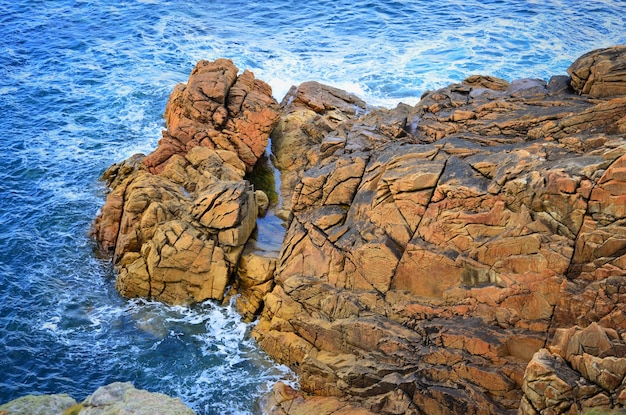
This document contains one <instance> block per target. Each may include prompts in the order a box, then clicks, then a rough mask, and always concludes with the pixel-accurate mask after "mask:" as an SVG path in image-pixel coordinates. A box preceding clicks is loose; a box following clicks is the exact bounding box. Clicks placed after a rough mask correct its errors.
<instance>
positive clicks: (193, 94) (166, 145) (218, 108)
mask: <svg viewBox="0 0 626 415" xmlns="http://www.w3.org/2000/svg"><path fill="white" fill-rule="evenodd" d="M237 72H238V69H237V67H236V66H235V65H234V64H233V63H232V61H230V60H228V59H218V60H216V61H214V62H209V61H200V62H198V63H197V65H196V67H195V68H194V69H193V71H192V72H191V75H190V76H189V80H188V82H187V84H186V85H182V84H181V85H178V86H177V87H176V89H175V90H174V92H173V93H172V95H171V96H170V99H169V101H168V104H167V108H166V110H165V121H166V126H167V131H164V132H163V138H162V139H161V141H160V142H159V146H158V148H157V149H156V150H155V151H154V152H152V153H151V154H149V155H148V156H146V158H145V159H144V164H145V165H146V166H147V167H148V169H149V171H151V172H152V173H159V172H161V171H163V168H164V166H165V164H167V162H168V161H169V160H170V158H171V157H172V156H173V155H174V154H181V153H182V154H184V153H186V152H187V151H189V150H190V149H191V148H193V147H195V146H203V147H209V148H212V149H220V150H229V151H233V152H235V153H236V154H238V156H239V159H240V160H242V161H243V162H244V163H245V165H246V170H247V171H248V172H249V171H251V170H252V167H253V166H254V165H255V163H256V161H257V160H258V158H259V157H260V156H261V155H262V154H263V152H264V151H265V147H267V144H268V138H269V134H270V133H271V131H272V130H273V128H274V126H275V125H276V122H277V121H278V104H277V103H276V101H275V100H274V98H272V91H271V89H270V87H269V86H268V85H267V84H266V83H264V82H263V81H260V80H258V79H255V78H254V75H253V74H252V72H249V71H244V73H243V74H241V75H237Z"/></svg>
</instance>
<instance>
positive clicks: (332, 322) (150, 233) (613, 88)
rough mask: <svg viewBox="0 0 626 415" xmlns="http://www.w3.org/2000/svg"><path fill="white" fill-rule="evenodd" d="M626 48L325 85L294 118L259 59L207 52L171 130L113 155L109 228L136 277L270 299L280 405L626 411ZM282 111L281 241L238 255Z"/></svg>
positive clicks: (280, 409) (133, 284) (266, 304)
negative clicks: (532, 73)
mask: <svg viewBox="0 0 626 415" xmlns="http://www.w3.org/2000/svg"><path fill="white" fill-rule="evenodd" d="M624 62H626V48H624V47H615V48H609V49H604V50H599V51H594V52H591V53H589V54H586V55H585V56H583V57H581V58H580V59H579V60H577V61H576V62H574V63H573V64H572V66H571V68H570V69H569V73H570V74H571V78H570V77H568V76H555V77H553V78H552V79H550V80H549V82H545V81H542V80H537V79H522V80H517V81H513V82H510V83H509V82H507V81H505V80H502V79H497V78H494V77H488V76H471V77H469V78H467V79H466V80H465V81H464V82H462V83H460V84H454V85H450V86H448V87H446V88H443V89H441V90H438V91H434V92H429V93H427V94H425V95H424V97H423V98H422V100H421V101H420V102H419V103H418V104H417V105H416V106H414V107H413V106H409V105H404V104H400V105H398V106H397V107H396V108H394V109H391V110H387V109H368V108H367V107H366V105H365V103H363V102H362V101H361V100H359V99H358V98H356V97H354V96H353V95H350V94H348V93H346V92H343V91H340V90H337V89H334V88H330V87H326V86H323V85H320V84H317V83H314V82H310V83H305V84H302V85H301V86H300V87H298V88H295V89H292V91H290V93H289V94H288V95H287V97H286V98H285V100H284V101H283V103H282V105H281V110H282V116H280V120H278V118H279V113H278V107H277V106H276V104H275V103H274V102H273V101H272V99H271V96H270V95H269V93H268V88H267V87H266V85H265V84H263V83H262V82H260V81H257V80H253V77H252V75H251V74H250V73H249V72H244V74H243V75H240V76H239V77H237V76H236V74H237V71H236V70H235V69H233V67H231V64H229V63H228V61H223V60H218V61H216V62H214V63H200V64H199V65H198V67H197V68H196V70H194V73H193V74H192V76H191V77H190V80H189V82H188V84H187V86H186V87H182V86H181V87H177V89H176V91H174V93H173V94H172V97H171V99H170V102H169V104H168V109H167V111H166V119H167V125H168V130H167V131H166V132H165V133H164V138H163V140H161V142H160V145H159V148H158V149H157V150H156V151H155V152H154V153H152V154H151V155H148V156H147V157H145V158H142V157H141V156H137V157H136V158H133V159H129V160H127V161H126V162H124V163H121V164H120V165H115V166H113V167H112V168H111V169H110V170H109V171H108V172H107V174H106V179H107V181H108V182H109V183H110V184H111V185H112V186H113V190H112V192H111V194H110V195H109V197H108V198H107V202H106V204H105V206H104V208H103V210H102V214H101V215H100V216H99V218H98V219H97V221H96V226H95V235H96V236H97V238H98V240H99V243H100V246H101V248H102V249H103V250H104V251H105V252H108V253H110V254H111V255H113V258H114V262H115V264H116V265H117V267H118V270H119V277H118V282H117V286H118V288H119V289H120V291H121V292H122V293H123V294H124V295H127V296H148V297H152V298H159V299H162V300H165V301H168V302H173V303H181V302H183V303H184V302H189V301H200V300H203V299H206V298H215V299H220V300H221V299H222V298H223V297H224V295H225V288H226V286H227V284H229V283H230V282H233V290H232V291H231V293H229V294H228V296H235V295H237V296H236V297H235V301H236V305H237V307H238V309H239V310H240V311H241V312H242V314H244V316H245V318H247V319H252V318H254V316H255V315H256V314H257V313H259V310H261V315H260V318H259V321H258V324H257V325H256V326H255V328H254V332H253V335H254V336H255V338H256V339H257V340H258V341H259V344H260V345H261V347H262V348H263V349H265V350H266V351H267V352H268V353H269V354H270V355H271V356H272V357H274V358H275V359H276V360H277V361H278V362H280V363H285V364H287V365H289V366H290V367H292V368H294V370H296V371H297V372H298V373H299V375H300V386H301V391H299V392H296V391H294V390H292V389H290V388H289V387H287V386H285V385H282V384H279V385H277V386H276V388H275V389H274V391H273V392H272V394H270V395H269V396H268V397H267V399H266V400H265V401H264V403H263V405H264V408H265V409H264V410H265V411H266V412H268V413H276V414H281V413H289V414H306V413H329V414H330V413H333V414H337V413H348V412H350V413H378V414H449V413H465V414H468V415H472V414H513V413H516V412H517V411H518V408H520V402H521V405H522V409H520V411H528V412H527V413H533V412H532V411H535V412H540V413H545V414H548V413H559V412H555V411H556V409H555V408H557V407H558V408H559V409H558V410H561V409H563V410H565V409H566V410H571V411H573V410H574V409H572V408H588V407H596V406H599V407H607V406H608V407H618V408H619V405H622V401H621V400H620V399H622V395H623V393H622V389H621V382H622V381H623V380H622V379H623V373H622V371H621V369H619V367H621V366H620V365H621V364H622V363H620V362H621V361H618V360H619V359H621V358H622V357H623V356H622V355H620V354H613V355H610V354H606V350H608V349H602V348H601V347H600V346H599V345H601V344H604V345H606V341H605V340H603V339H604V337H602V335H601V334H600V333H604V334H603V335H604V336H605V337H606V338H608V339H609V341H610V342H611V344H612V346H611V347H612V349H611V350H614V351H615V350H618V351H619V350H622V347H623V345H624V344H623V339H624V337H623V333H624V332H625V331H626V297H625V296H626V278H624V277H626V231H625V229H626V226H625V225H626V92H625V91H624V89H623V85H624V82H626V74H625V73H624ZM240 78H241V81H240ZM277 122H278V125H277V127H276V128H275V129H274V131H273V133H272V148H273V150H274V160H275V163H276V165H277V166H278V167H279V168H280V169H281V172H282V188H281V189H282V192H283V197H284V199H285V203H284V206H283V208H284V211H283V213H282V216H283V217H285V218H286V217H289V226H288V230H287V233H286V235H285V240H284V243H283V247H282V250H281V252H280V257H279V258H278V259H276V258H272V257H271V256H269V257H268V256H264V255H261V254H259V253H255V252H246V253H245V255H243V256H242V252H243V251H244V245H245V243H246V241H247V240H248V238H249V236H250V235H251V232H252V230H253V228H254V225H255V217H256V215H257V212H258V205H261V204H262V205H265V204H266V202H267V201H266V200H265V199H264V198H263V197H262V196H261V195H259V194H258V193H255V192H254V191H253V189H252V188H251V187H250V186H249V185H248V183H247V182H246V181H244V180H243V177H244V174H245V173H246V172H249V171H251V168H252V166H254V164H255V162H256V159H258V157H259V155H260V154H261V153H262V148H263V146H264V144H263V143H264V142H265V141H264V140H265V138H266V135H267V134H269V132H270V131H271V129H272V127H273V126H274V124H275V123H277ZM235 269H238V270H239V271H238V274H239V278H238V279H236V280H235V281H231V275H232V274H233V272H234V271H235ZM595 323H597V325H596V324H595ZM574 326H579V327H582V328H587V327H590V328H587V329H585V330H586V331H585V330H579V329H571V328H572V327H574ZM560 329H569V331H567V330H566V331H563V330H560ZM578 331H580V332H581V333H582V332H584V333H591V334H585V335H578V334H576V333H578ZM568 333H569V334H568ZM593 333H596V334H593ZM589 337H592V338H594V339H595V340H594V341H596V340H597V341H598V342H599V343H597V342H596V343H593V342H589V341H587V340H586V339H588V338H589ZM576 339H578V340H576ZM576 342H578V343H576ZM603 342H604V343H603ZM548 344H552V345H553V346H552V348H550V349H549V351H548V350H547V349H545V347H546V346H547V345H548ZM576 344H578V345H579V346H570V345H576ZM576 347H578V349H576ZM574 349H576V350H577V351H576V350H574ZM592 349H593V350H592ZM564 350H565V351H564ZM570 350H571V351H570ZM537 352H539V353H538V354H536V353H537ZM596 352H597V353H596ZM615 353H618V352H615ZM619 353H622V352H621V351H620V352H619ZM557 355H558V356H557ZM533 356H534V358H533ZM554 356H557V357H554ZM531 359H532V362H531V365H530V366H528V363H529V361H531ZM606 359H608V360H606ZM527 366H528V367H527ZM609 366H610V367H609ZM598 368H599V369H598ZM596 369H597V372H594V370H596ZM576 376H578V377H579V378H580V377H582V378H584V379H586V380H581V382H582V383H580V385H582V386H584V387H583V389H584V390H583V391H582V392H581V391H579V390H578V389H575V388H574V386H573V385H574V384H573V383H571V382H570V381H572V379H574V378H575V377H576ZM559 379H560V380H559ZM544 381H545V382H544ZM551 381H554V382H556V383H555V385H556V386H548V385H547V383H546V382H551ZM559 382H560V383H559ZM618 383H619V385H620V386H617V385H618ZM568 385H569V386H568ZM570 386H571V388H570V389H568V387H570ZM598 388H600V389H598ZM607 388H608V389H607ZM611 388H613V389H611ZM555 394H558V396H557V398H558V399H556V401H558V402H556V401H555V396H556V395H555ZM579 398H580V399H583V400H584V402H583V401H580V400H579ZM559 399H560V400H559ZM607 400H608V401H607ZM555 402H556V403H555ZM572 402H574V403H572ZM607 402H608V403H607ZM559 405H561V406H559Z"/></svg>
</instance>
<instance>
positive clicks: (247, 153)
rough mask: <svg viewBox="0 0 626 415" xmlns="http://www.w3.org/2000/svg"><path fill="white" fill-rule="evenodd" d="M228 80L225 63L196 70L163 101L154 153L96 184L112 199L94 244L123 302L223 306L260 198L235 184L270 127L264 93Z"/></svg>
mask: <svg viewBox="0 0 626 415" xmlns="http://www.w3.org/2000/svg"><path fill="white" fill-rule="evenodd" d="M237 72H238V69H237V68H236V67H235V66H234V65H233V63H232V62H231V61H228V60H223V59H220V60H217V61H215V62H205V61H201V62H199V63H198V64H197V66H196V67H195V68H194V70H193V72H192V74H191V76H190V78H189V81H188V83H187V84H186V85H179V86H178V87H176V90H175V91H174V93H173V94H172V96H171V97H170V100H169V102H168V106H167V110H166V126H167V130H166V131H165V132H164V133H163V139H162V140H161V141H160V142H159V146H158V148H157V149H156V150H155V151H154V152H153V153H151V154H149V155H148V156H145V157H143V156H141V155H138V156H133V157H132V158H131V159H129V160H127V161H125V162H123V163H121V164H119V165H114V166H112V167H111V168H110V169H109V170H108V171H107V172H106V173H105V174H104V176H103V178H104V179H105V180H106V181H107V184H108V185H109V187H110V188H111V189H112V190H111V193H110V194H109V195H108V197H107V201H106V203H105V205H104V207H103V208H102V212H101V214H100V215H99V216H98V218H97V219H96V222H95V226H94V234H95V236H96V239H97V240H98V243H99V246H100V248H101V250H102V251H104V252H105V253H107V254H110V255H112V257H113V261H114V263H115V265H116V267H117V269H118V277H117V283H116V285H117V288H118V290H119V291H120V293H122V295H124V296H126V297H148V298H154V299H158V300H161V301H165V302H168V303H174V304H180V303H189V302H197V301H204V300H206V299H217V300H222V299H223V298H224V294H225V291H226V287H227V285H228V284H229V283H230V282H231V276H232V274H233V273H234V272H235V270H236V269H237V267H238V263H239V257H240V256H241V253H242V251H243V249H244V246H245V244H246V242H247V241H248V238H249V237H250V235H251V234H252V231H253V230H254V227H255V224H256V217H257V214H258V204H257V199H258V198H260V197H261V194H260V193H258V192H255V190H254V188H253V187H252V186H251V185H250V184H249V183H248V182H247V181H246V180H244V176H245V174H246V172H249V171H251V169H252V167H253V166H254V164H255V163H256V160H257V159H258V158H259V157H260V156H261V154H262V153H263V152H264V151H265V147H266V146H267V144H268V138H269V133H270V132H271V130H272V129H273V127H274V126H275V124H276V122H277V121H278V111H277V110H278V104H277V103H276V102H275V101H274V100H273V98H272V96H271V90H270V88H269V87H268V86H267V85H266V84H265V83H263V82H262V81H259V80H256V79H254V76H253V75H252V73H251V72H248V71H245V72H244V73H243V74H241V75H239V76H238V75H237ZM266 199H267V198H265V199H264V200H266Z"/></svg>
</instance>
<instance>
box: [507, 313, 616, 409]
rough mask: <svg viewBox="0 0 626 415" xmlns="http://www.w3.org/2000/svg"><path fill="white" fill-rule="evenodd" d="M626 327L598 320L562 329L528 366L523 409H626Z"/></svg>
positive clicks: (525, 376)
mask: <svg viewBox="0 0 626 415" xmlns="http://www.w3.org/2000/svg"><path fill="white" fill-rule="evenodd" d="M625 337H626V333H625V332H623V331H622V333H621V335H620V334H618V332H617V331H615V330H613V329H605V328H602V327H601V326H599V325H598V324H597V323H592V324H590V325H589V326H588V327H586V328H585V329H581V328H579V327H578V326H575V327H572V328H569V329H557V331H556V334H555V337H554V339H553V341H552V345H551V346H550V347H549V348H548V349H541V350H539V351H538V352H537V353H535V355H534V356H533V358H532V360H531V361H530V363H529V364H528V367H527V368H526V372H525V374H524V382H523V384H522V390H523V392H524V396H523V398H522V402H521V405H520V408H519V411H518V414H519V415H538V414H579V413H584V412H585V411H587V410H590V409H591V408H595V409H596V410H597V411H598V412H599V413H618V412H617V410H621V413H624V412H625V411H626V409H625V408H626V385H624V378H625V376H626V343H625V342H624V338H625Z"/></svg>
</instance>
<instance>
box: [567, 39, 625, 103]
mask: <svg viewBox="0 0 626 415" xmlns="http://www.w3.org/2000/svg"><path fill="white" fill-rule="evenodd" d="M567 73H569V74H570V76H571V77H572V87H573V88H574V90H576V92H578V93H579V94H586V95H589V96H592V97H596V98H606V97H614V96H618V95H626V46H616V47H611V48H606V49H598V50H593V51H591V52H589V53H586V54H584V55H583V56H581V57H580V58H578V59H577V60H576V61H575V62H574V63H572V65H571V66H570V67H569V68H568V69H567Z"/></svg>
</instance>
